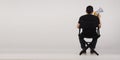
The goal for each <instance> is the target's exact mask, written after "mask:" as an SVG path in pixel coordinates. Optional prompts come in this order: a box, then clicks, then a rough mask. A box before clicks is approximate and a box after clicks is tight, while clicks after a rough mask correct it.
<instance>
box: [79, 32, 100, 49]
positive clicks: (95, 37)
mask: <svg viewBox="0 0 120 60" xmlns="http://www.w3.org/2000/svg"><path fill="white" fill-rule="evenodd" d="M78 36H79V42H80V45H81V48H82V49H83V50H84V49H85V48H86V43H85V42H86V41H85V40H84V38H86V35H85V34H83V33H81V34H79V35H78ZM87 37H88V36H87ZM90 37H91V38H92V42H91V43H90V48H91V49H95V47H96V43H97V39H98V38H99V37H100V36H99V35H97V34H94V35H92V36H90ZM90 37H89V38H90Z"/></svg>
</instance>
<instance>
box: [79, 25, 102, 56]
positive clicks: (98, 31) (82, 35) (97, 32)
mask: <svg viewBox="0 0 120 60" xmlns="http://www.w3.org/2000/svg"><path fill="white" fill-rule="evenodd" d="M81 29H82V31H81ZM83 29H84V27H81V28H80V29H79V39H80V38H81V37H84V38H93V36H91V34H92V33H91V34H89V35H84V33H83ZM87 32H88V31H87ZM89 32H90V31H89ZM94 37H96V38H97V39H98V38H99V37H100V30H99V27H96V34H95V36H94ZM84 42H85V44H86V47H85V49H84V50H82V51H81V52H80V55H82V54H83V53H84V51H86V50H87V49H88V48H90V49H91V50H92V51H93V53H95V54H96V55H99V54H98V53H97V52H96V51H95V50H94V49H93V48H92V47H91V44H92V42H94V40H92V42H87V41H85V40H84Z"/></svg>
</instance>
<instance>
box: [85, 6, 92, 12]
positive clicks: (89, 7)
mask: <svg viewBox="0 0 120 60" xmlns="http://www.w3.org/2000/svg"><path fill="white" fill-rule="evenodd" d="M86 12H87V13H88V14H90V13H92V12H93V7H92V6H91V5H89V6H87V8H86Z"/></svg>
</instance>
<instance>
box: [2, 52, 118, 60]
mask: <svg viewBox="0 0 120 60" xmlns="http://www.w3.org/2000/svg"><path fill="white" fill-rule="evenodd" d="M99 54H100V55H99V56H96V55H94V54H93V55H91V54H90V53H89V51H87V54H86V55H84V54H83V55H81V56H79V53H78V51H75V52H72V53H71V52H70V51H68V52H63V51H62V52H58V51H55V52H7V53H5V52H4V53H3V52H1V53H0V60H119V59H120V54H119V53H104V52H100V51H99Z"/></svg>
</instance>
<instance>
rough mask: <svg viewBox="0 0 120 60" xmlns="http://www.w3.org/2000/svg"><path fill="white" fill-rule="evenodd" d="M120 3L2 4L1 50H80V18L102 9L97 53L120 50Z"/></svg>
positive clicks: (40, 0)
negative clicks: (105, 50) (102, 50)
mask: <svg viewBox="0 0 120 60" xmlns="http://www.w3.org/2000/svg"><path fill="white" fill-rule="evenodd" d="M119 2H120V0H0V49H1V50H2V49H3V50H4V49H80V45H79V40H78V36H77V34H78V29H77V28H76V24H77V21H78V19H79V17H80V16H81V15H83V14H85V9H86V6H88V5H92V6H94V9H95V10H97V9H98V8H99V7H102V8H103V10H104V13H102V14H101V21H102V28H101V38H100V39H99V41H98V44H97V48H98V49H120V47H118V45H119V43H120V40H119V39H120V37H119V34H120V33H119V30H120V29H119V25H120V23H119V22H120V21H119V20H120V18H119V17H120V16H119V13H120V12H119V11H120V7H119Z"/></svg>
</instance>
